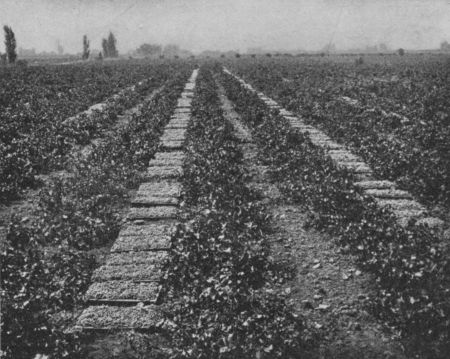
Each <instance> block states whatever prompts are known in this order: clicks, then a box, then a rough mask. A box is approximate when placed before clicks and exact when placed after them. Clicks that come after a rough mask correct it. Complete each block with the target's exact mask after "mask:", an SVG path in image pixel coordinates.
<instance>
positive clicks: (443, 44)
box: [441, 41, 450, 51]
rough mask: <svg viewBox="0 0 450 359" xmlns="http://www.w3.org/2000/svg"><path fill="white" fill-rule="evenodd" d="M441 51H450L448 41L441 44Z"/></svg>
mask: <svg viewBox="0 0 450 359" xmlns="http://www.w3.org/2000/svg"><path fill="white" fill-rule="evenodd" d="M441 50H442V51H450V44H449V43H448V41H443V42H441Z"/></svg>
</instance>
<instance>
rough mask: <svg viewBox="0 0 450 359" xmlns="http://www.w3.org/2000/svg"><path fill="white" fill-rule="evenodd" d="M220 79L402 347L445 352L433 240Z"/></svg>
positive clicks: (446, 311) (442, 275)
mask: <svg viewBox="0 0 450 359" xmlns="http://www.w3.org/2000/svg"><path fill="white" fill-rule="evenodd" d="M222 79H223V83H224V84H225V87H226V89H227V93H228V96H229V97H230V98H231V99H232V100H234V101H235V103H236V105H237V109H238V111H240V112H241V114H242V116H243V118H244V119H246V121H247V123H248V124H249V125H250V127H251V128H253V131H254V135H255V137H256V138H257V141H258V143H259V145H260V146H261V149H262V150H261V154H260V155H261V157H262V158H263V159H265V160H266V163H267V164H269V165H270V166H271V168H272V175H273V176H274V178H275V179H277V180H278V181H279V182H280V187H281V189H282V190H283V192H284V193H285V194H286V195H287V196H288V197H290V198H292V200H293V201H295V202H297V203H300V204H301V205H304V206H306V207H308V208H309V209H311V210H312V211H313V213H317V216H316V217H315V218H313V219H314V221H313V223H314V224H315V225H316V226H319V227H321V228H323V229H327V230H329V231H332V232H334V233H336V234H338V235H340V243H341V244H342V245H343V246H344V247H346V248H348V249H349V250H350V251H351V252H352V253H353V254H354V255H355V256H356V257H357V258H358V259H359V261H360V264H361V266H362V267H363V268H364V269H366V270H368V271H369V272H371V273H372V274H373V275H374V278H375V285H376V287H377V296H376V297H374V298H372V305H373V309H374V313H376V314H377V315H379V316H380V317H381V318H383V319H384V320H386V321H387V322H388V323H389V324H390V325H395V326H396V327H397V328H399V329H400V330H401V332H402V333H403V334H404V335H405V336H406V337H409V338H413V340H412V341H411V343H410V346H411V347H413V348H414V349H416V350H419V351H422V354H423V355H425V354H426V355H430V357H433V358H434V357H439V358H444V357H445V356H446V353H448V352H449V349H450V348H449V346H448V345H449V328H450V321H449V320H448V318H449V317H450V301H449V286H448V284H449V278H450V271H449V270H450V262H449V259H448V256H446V255H445V251H444V248H443V247H442V243H441V242H440V241H439V239H438V238H437V237H436V236H435V235H434V233H433V232H432V231H431V230H429V229H428V228H425V227H418V226H415V225H414V224H411V225H410V226H409V227H407V228H402V227H400V226H399V225H398V224H397V222H396V219H395V218H394V217H393V216H392V215H391V214H390V213H389V211H388V210H386V209H384V210H380V209H379V208H377V206H376V205H375V203H373V202H372V201H371V200H370V199H369V198H366V197H364V196H363V195H362V193H359V192H358V190H357V189H356V188H354V187H353V186H352V181H353V179H352V175H351V174H350V173H347V172H346V171H344V170H341V169H338V168H336V167H335V166H334V165H333V162H332V161H331V159H330V158H327V156H325V154H324V153H323V151H322V150H321V149H320V148H316V147H315V146H314V145H313V144H312V143H311V142H310V141H309V139H308V138H306V137H305V136H303V135H302V134H301V133H299V132H297V131H296V130H293V129H291V128H289V126H288V124H287V122H286V120H284V118H283V117H281V116H279V115H278V114H277V113H276V112H269V111H268V109H267V108H265V107H264V106H263V103H262V102H261V101H260V100H259V99H258V97H257V96H256V95H254V94H251V93H249V92H247V91H246V90H244V89H243V88H242V87H241V86H240V85H239V83H237V81H235V80H234V79H233V78H231V77H230V76H229V75H225V74H224V75H222ZM427 352H428V353H427Z"/></svg>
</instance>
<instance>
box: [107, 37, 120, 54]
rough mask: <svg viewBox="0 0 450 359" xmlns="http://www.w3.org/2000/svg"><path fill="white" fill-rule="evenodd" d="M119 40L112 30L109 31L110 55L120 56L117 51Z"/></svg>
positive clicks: (108, 44)
mask: <svg viewBox="0 0 450 359" xmlns="http://www.w3.org/2000/svg"><path fill="white" fill-rule="evenodd" d="M116 44H117V40H116V37H115V36H114V34H113V33H112V32H109V35H108V40H107V46H108V55H109V57H117V56H119V52H118V51H117V47H116Z"/></svg>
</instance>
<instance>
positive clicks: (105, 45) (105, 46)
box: [102, 39, 109, 58]
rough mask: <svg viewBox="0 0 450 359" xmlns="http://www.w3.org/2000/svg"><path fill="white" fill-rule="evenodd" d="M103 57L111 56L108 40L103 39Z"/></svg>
mask: <svg viewBox="0 0 450 359" xmlns="http://www.w3.org/2000/svg"><path fill="white" fill-rule="evenodd" d="M102 49H103V57H105V58H106V57H109V48H108V40H106V39H102Z"/></svg>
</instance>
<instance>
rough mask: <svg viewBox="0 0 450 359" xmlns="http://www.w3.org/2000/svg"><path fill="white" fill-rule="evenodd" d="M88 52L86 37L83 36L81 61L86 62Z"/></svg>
mask: <svg viewBox="0 0 450 359" xmlns="http://www.w3.org/2000/svg"><path fill="white" fill-rule="evenodd" d="M89 52H90V50H89V40H88V38H87V36H86V35H83V55H82V59H83V60H87V59H88V58H89Z"/></svg>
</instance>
